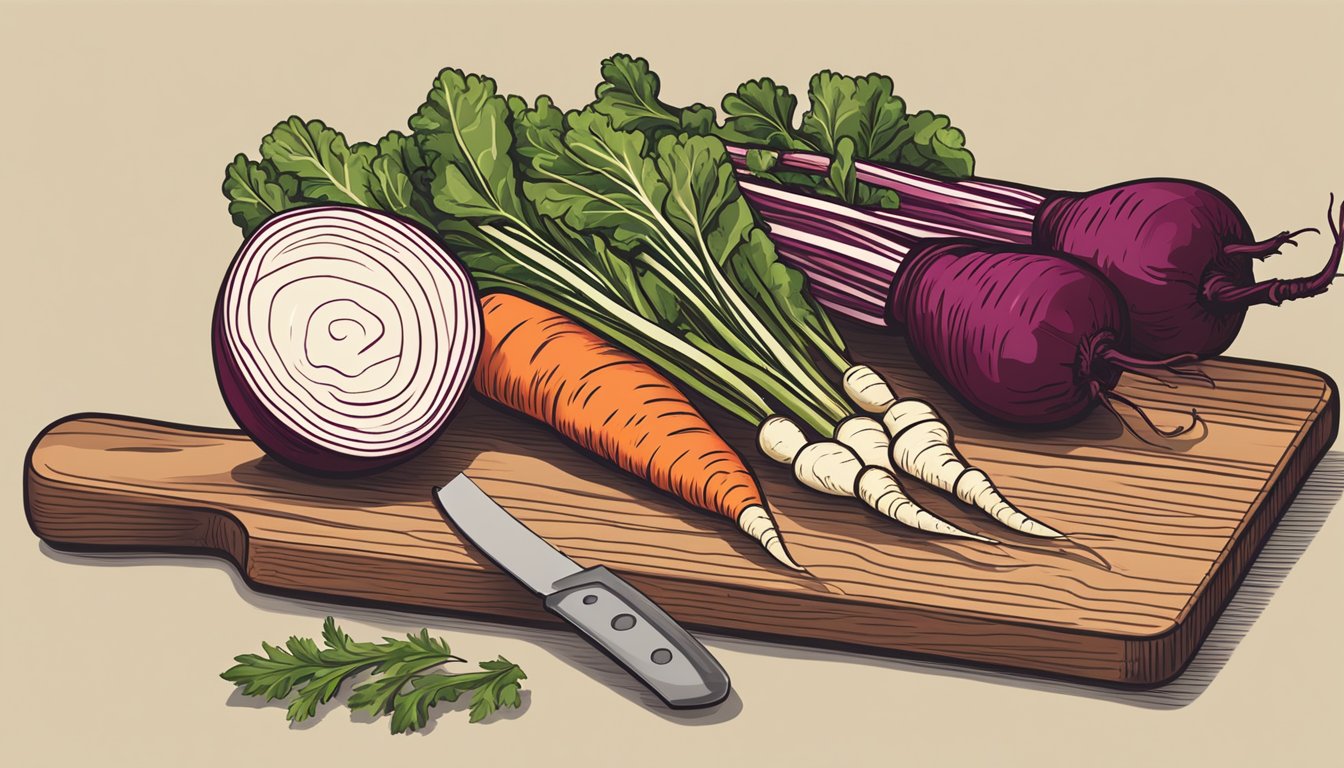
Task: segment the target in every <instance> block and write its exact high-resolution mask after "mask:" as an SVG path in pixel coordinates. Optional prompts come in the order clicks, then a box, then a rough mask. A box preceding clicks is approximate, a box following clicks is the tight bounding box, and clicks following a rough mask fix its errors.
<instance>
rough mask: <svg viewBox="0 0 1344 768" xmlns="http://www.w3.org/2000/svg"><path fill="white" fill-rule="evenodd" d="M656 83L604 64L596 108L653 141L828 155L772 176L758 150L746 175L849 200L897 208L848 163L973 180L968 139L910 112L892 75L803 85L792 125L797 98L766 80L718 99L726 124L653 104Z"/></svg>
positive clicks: (927, 115)
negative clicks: (708, 141)
mask: <svg viewBox="0 0 1344 768" xmlns="http://www.w3.org/2000/svg"><path fill="white" fill-rule="evenodd" d="M659 89H660V82H659V79H658V76H657V75H656V74H655V73H654V72H653V71H652V70H650V68H649V64H648V62H647V61H645V60H644V59H638V58H633V57H630V56H627V55H624V54H617V55H615V56H612V57H611V58H609V59H607V60H606V61H604V62H603V63H602V82H601V84H599V85H598V87H597V91H596V100H595V101H594V102H593V108H594V109H595V110H596V111H598V112H600V113H602V114H604V115H607V116H608V117H610V118H611V120H612V123H613V125H614V126H615V127H617V128H619V129H622V130H634V131H639V132H641V133H644V134H646V135H649V136H651V137H658V136H661V135H664V134H667V133H672V132H691V133H703V134H712V135H716V136H719V137H720V138H722V139H723V140H724V141H726V142H729V143H732V144H740V145H748V146H751V147H754V148H756V149H769V150H781V151H790V150H793V151H806V152H817V153H821V154H824V155H829V156H830V157H831V168H830V171H829V173H828V174H827V175H826V176H824V177H818V176H812V175H810V174H806V173H800V172H796V171H782V170H781V171H775V169H774V156H772V155H770V154H768V153H760V152H758V153H756V154H755V155H754V156H753V157H752V158H751V159H750V165H749V168H750V169H751V170H752V171H753V172H755V173H757V174H758V175H760V176H762V177H765V178H768V179H770V180H773V181H777V182H780V183H786V184H796V185H800V186H806V187H810V188H813V189H815V190H816V191H817V192H819V193H822V194H826V195H830V196H834V197H839V198H841V199H843V200H844V201H845V202H847V203H851V204H857V205H878V206H883V207H889V208H894V207H896V206H897V205H898V203H899V200H898V198H897V196H896V194H895V193H894V192H892V191H890V190H883V189H878V188H876V187H871V186H869V185H866V184H859V183H857V181H856V179H855V175H856V174H855V169H854V163H855V161H858V160H867V161H871V162H876V163H888V164H895V165H902V166H907V167H910V168H913V169H916V170H920V171H924V172H927V173H931V174H934V175H938V176H943V177H947V178H964V177H967V176H970V175H972V173H973V172H974V168H975V160H974V157H973V156H972V155H971V153H970V151H969V150H967V149H966V147H965V141H966V137H965V135H964V134H963V133H962V132H961V131H960V130H958V129H957V128H954V127H952V125H951V121H949V120H948V118H947V117H946V116H945V115H938V114H935V113H933V112H929V111H927V110H925V111H920V112H916V113H915V114H913V115H912V114H908V113H907V111H906V107H905V101H904V100H902V99H901V97H899V96H896V95H895V94H894V93H893V91H892V81H891V78H889V77H887V76H885V75H879V74H871V75H866V76H863V77H850V76H847V75H840V74H836V73H834V72H830V71H823V72H819V73H817V74H816V75H814V76H813V77H812V80H811V83H810V84H809V86H808V92H807V95H808V101H809V104H810V106H809V109H808V110H807V111H806V112H804V113H803V115H802V117H801V119H799V120H795V116H794V113H795V111H796V109H797V107H798V99H797V98H796V97H795V96H794V95H793V94H792V93H790V92H789V90H788V88H785V87H784V86H781V85H778V84H776V83H775V82H774V81H773V80H771V79H770V78H760V79H758V80H749V81H747V82H745V83H743V84H742V85H740V86H738V88H737V90H736V91H735V92H733V93H730V94H728V95H727V96H725V97H724V98H723V102H722V108H723V113H724V120H723V124H722V125H719V124H717V123H716V122H715V118H714V111H713V110H712V109H710V108H708V107H706V106H704V105H702V104H693V105H691V106H689V107H685V108H679V107H673V106H670V105H668V104H665V103H663V102H662V101H660V100H659Z"/></svg>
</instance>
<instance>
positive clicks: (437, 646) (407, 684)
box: [220, 616, 527, 733]
mask: <svg viewBox="0 0 1344 768" xmlns="http://www.w3.org/2000/svg"><path fill="white" fill-rule="evenodd" d="M322 643H323V645H324V646H325V647H323V648H319V647H318V646H317V643H316V642H314V641H313V640H312V639H311V638H307V637H297V636H295V637H291V638H289V640H288V641H286V642H285V645H284V647H283V648H282V647H279V646H275V645H271V644H270V643H266V642H263V643H262V644H261V647H262V650H264V651H265V653H266V655H265V656H261V655H259V654H255V653H247V654H243V655H242V656H237V657H235V658H234V661H237V662H238V664H236V665H235V666H233V667H230V668H229V669H228V670H226V671H225V672H224V673H223V674H221V675H220V677H222V678H224V679H225V680H228V681H229V682H231V683H233V684H234V685H237V686H238V687H240V688H242V689H243V694H244V695H247V696H264V697H265V698H266V700H267V701H275V700H279V699H286V698H289V697H290V696H291V694H293V698H290V699H289V708H288V710H287V711H286V713H285V716H286V718H287V719H288V720H291V721H293V722H302V721H304V720H307V719H308V718H310V717H312V716H313V715H315V714H316V713H317V707H318V705H319V704H325V703H326V702H328V701H331V699H332V698H333V697H334V696H335V695H336V693H337V692H338V691H339V690H340V688H341V685H342V684H343V683H345V681H347V680H349V679H350V678H352V677H354V676H356V675H358V674H360V673H362V672H365V671H368V672H371V673H372V674H373V678H372V679H370V680H369V681H367V682H365V683H362V684H360V685H358V686H356V687H355V688H354V689H353V690H352V691H351V692H350V698H349V699H348V700H347V701H346V706H348V707H350V708H351V709H354V710H363V711H366V712H368V713H370V714H372V715H375V716H377V715H391V716H392V721H391V727H392V732H393V733H407V732H410V731H413V730H416V729H417V728H423V727H424V726H425V724H426V723H427V722H428V721H429V710H430V708H431V707H433V706H434V705H435V704H438V703H439V702H441V701H449V702H451V701H456V700H457V699H458V697H460V696H461V695H462V694H463V693H465V692H467V691H471V692H472V695H471V715H470V722H473V723H475V722H478V721H480V720H482V719H484V718H485V717H487V716H489V715H490V714H491V713H493V712H495V711H496V710H498V709H500V708H501V707H511V708H516V707H518V706H519V703H520V699H519V694H518V691H519V682H520V681H522V680H525V679H527V675H525V674H523V670H522V669H521V668H520V667H519V666H518V665H517V664H514V663H512V662H510V661H509V660H508V659H506V658H504V657H503V656H500V657H499V658H497V659H495V660H494V661H483V662H481V663H480V665H479V666H480V668H481V671H479V672H463V673H458V674H446V673H443V672H431V671H430V670H432V669H434V668H435V667H438V666H440V665H442V664H447V663H449V662H463V663H465V662H466V659H463V658H460V657H458V656H454V655H453V654H452V652H451V651H450V650H449V648H448V643H447V642H445V641H444V640H443V639H441V638H439V639H436V638H431V637H430V636H429V630H426V629H422V630H420V633H419V634H411V635H407V636H406V639H405V640H399V639H397V638H393V637H385V638H383V642H381V643H360V642H355V641H354V640H352V639H351V638H350V636H349V635H347V634H346V633H345V632H344V631H342V630H341V628H340V627H338V626H336V620H335V619H333V618H332V617H330V616H328V617H327V620H326V621H325V622H324V623H323V624H322Z"/></svg>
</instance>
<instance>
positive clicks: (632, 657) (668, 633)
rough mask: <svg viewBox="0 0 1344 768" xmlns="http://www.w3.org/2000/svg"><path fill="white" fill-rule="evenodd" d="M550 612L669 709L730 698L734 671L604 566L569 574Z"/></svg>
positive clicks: (550, 603) (559, 586) (552, 600)
mask: <svg viewBox="0 0 1344 768" xmlns="http://www.w3.org/2000/svg"><path fill="white" fill-rule="evenodd" d="M555 590H556V591H555V592H552V593H551V594H550V595H548V596H547V597H546V610H548V611H550V612H551V613H554V614H556V615H557V616H559V617H560V618H562V619H564V620H565V621H568V622H569V623H570V624H573V625H574V626H575V627H576V628H578V630H579V631H580V632H582V633H583V635H584V636H585V637H587V638H588V640H589V641H590V642H592V643H593V645H595V646H597V647H598V648H599V649H601V650H602V651H603V652H605V653H606V654H607V655H608V656H611V657H612V658H613V659H615V660H616V661H617V662H618V663H619V664H620V665H621V666H623V667H625V668H626V669H627V670H628V671H629V672H630V674H632V675H634V676H635V677H636V678H638V679H639V681H640V682H642V683H644V684H645V685H647V686H648V687H649V690H651V691H653V692H654V693H656V694H658V697H659V698H660V699H662V700H663V701H664V702H666V703H667V705H668V706H669V707H676V708H678V709H682V708H691V707H707V706H710V705H713V704H718V703H719V702H721V701H723V700H724V699H725V698H726V697H727V696H728V690H729V688H730V685H731V684H730V682H729V680H728V673H727V672H725V671H724V670H723V667H722V666H720V665H719V662H718V661H717V660H716V659H715V658H714V657H713V656H711V655H710V653H709V651H708V650H706V649H705V647H704V646H703V645H701V644H700V641H699V640H696V639H695V638H694V637H692V636H691V634H690V633H689V632H687V631H686V630H685V629H682V627H681V625H680V624H678V623H677V622H676V620H675V619H673V618H672V617H671V616H668V615H667V613H665V612H664V611H663V609H661V608H659V607H658V606H657V605H655V604H654V602H653V601H652V600H650V599H649V598H647V597H645V596H644V593H643V592H640V591H639V590H638V589H635V588H634V587H633V586H631V585H630V584H629V582H627V581H625V580H624V579H622V578H621V577H619V576H617V575H616V574H614V573H612V572H611V571H609V570H607V569H606V568H605V567H603V566H600V565H599V566H596V567H594V568H589V569H587V570H583V571H579V572H578V573H575V574H573V575H570V576H566V577H565V578H563V579H560V580H559V581H557V582H556V583H555Z"/></svg>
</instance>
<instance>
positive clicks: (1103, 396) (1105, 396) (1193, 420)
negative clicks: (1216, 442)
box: [1093, 382, 1203, 448]
mask: <svg viewBox="0 0 1344 768" xmlns="http://www.w3.org/2000/svg"><path fill="white" fill-rule="evenodd" d="M1093 387H1094V389H1093V393H1094V395H1095V396H1096V397H1097V398H1098V399H1099V400H1100V401H1101V404H1102V406H1103V407H1105V408H1106V410H1108V411H1110V412H1111V415H1112V416H1114V417H1115V419H1116V421H1119V422H1120V426H1121V427H1122V428H1124V430H1125V431H1126V432H1128V433H1129V434H1131V435H1133V436H1134V437H1136V438H1138V439H1139V440H1141V441H1143V442H1145V443H1147V444H1148V445H1151V446H1155V447H1158V448H1161V447H1163V446H1162V445H1161V444H1160V443H1155V442H1153V441H1152V440H1149V439H1148V438H1147V437H1144V436H1143V435H1142V434H1140V433H1139V431H1138V430H1136V429H1134V426H1133V425H1132V424H1130V423H1129V420H1128V419H1126V418H1125V417H1124V416H1122V415H1121V414H1120V411H1119V409H1117V408H1116V407H1115V404H1116V403H1122V404H1124V405H1126V406H1128V407H1129V409H1130V410H1132V411H1133V412H1134V413H1135V414H1137V415H1138V417H1139V418H1140V419H1142V420H1143V423H1144V425H1145V426H1147V427H1148V429H1150V430H1152V432H1153V434H1155V435H1157V436H1159V437H1161V438H1164V439H1167V440H1170V439H1171V438H1173V437H1180V436H1181V435H1184V434H1186V433H1188V432H1191V431H1193V430H1194V428H1195V427H1197V426H1199V423H1200V422H1201V421H1203V419H1201V418H1200V416H1199V411H1197V410H1195V409H1194V408H1191V409H1190V423H1189V424H1185V425H1182V426H1178V427H1173V428H1171V429H1162V428H1161V427H1159V426H1157V424H1156V423H1154V422H1153V420H1152V418H1151V417H1149V416H1148V414H1147V412H1145V411H1144V410H1143V408H1141V407H1139V404H1138V403H1136V402H1134V401H1133V400H1130V399H1129V398H1127V397H1125V396H1124V395H1120V394H1116V393H1115V392H1107V391H1104V390H1102V389H1101V387H1100V386H1098V385H1097V384H1096V382H1093Z"/></svg>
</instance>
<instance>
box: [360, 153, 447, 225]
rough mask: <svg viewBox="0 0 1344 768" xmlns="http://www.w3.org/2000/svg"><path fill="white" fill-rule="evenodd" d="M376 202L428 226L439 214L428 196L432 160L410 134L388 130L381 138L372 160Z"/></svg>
mask: <svg viewBox="0 0 1344 768" xmlns="http://www.w3.org/2000/svg"><path fill="white" fill-rule="evenodd" d="M370 172H371V173H372V189H371V194H372V197H373V202H374V204H375V205H376V206H377V207H379V208H382V209H383V210H385V211H388V212H390V213H395V214H397V215H398V216H405V217H406V218H408V219H411V220H413V221H416V222H419V223H420V224H424V225H426V226H433V222H434V219H436V218H437V216H436V213H435V211H434V209H433V206H432V205H431V204H430V200H429V194H428V192H429V163H428V161H427V160H426V158H425V156H424V153H423V152H421V151H420V147H419V146H418V145H417V144H416V143H415V141H414V140H412V139H411V138H410V137H408V136H403V135H402V134H400V133H395V132H393V133H389V134H387V135H386V136H384V137H383V138H381V139H379V140H378V144H377V146H376V155H375V156H374V158H373V162H372V163H371V164H370Z"/></svg>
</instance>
